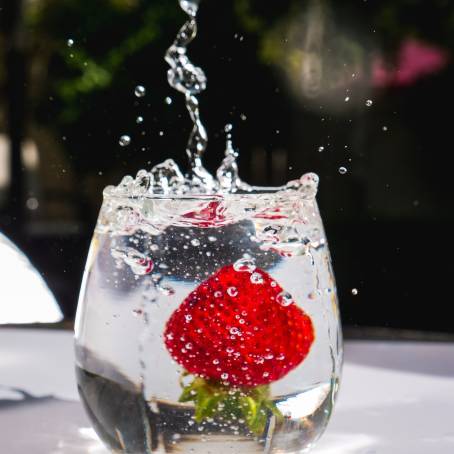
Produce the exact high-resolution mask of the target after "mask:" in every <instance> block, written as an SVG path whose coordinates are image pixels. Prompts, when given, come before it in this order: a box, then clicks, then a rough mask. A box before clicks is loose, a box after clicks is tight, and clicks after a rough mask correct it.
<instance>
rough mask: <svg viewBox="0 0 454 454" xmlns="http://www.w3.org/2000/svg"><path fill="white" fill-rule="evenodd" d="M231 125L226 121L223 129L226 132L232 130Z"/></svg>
mask: <svg viewBox="0 0 454 454" xmlns="http://www.w3.org/2000/svg"><path fill="white" fill-rule="evenodd" d="M232 129H233V125H232V124H231V123H228V124H226V125H225V128H224V131H225V132H226V133H227V134H228V133H229V132H232Z"/></svg>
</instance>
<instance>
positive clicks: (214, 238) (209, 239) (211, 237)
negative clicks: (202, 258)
mask: <svg viewBox="0 0 454 454" xmlns="http://www.w3.org/2000/svg"><path fill="white" fill-rule="evenodd" d="M217 240H218V239H217V238H216V237H215V236H209V237H208V241H210V242H211V243H215V242H216V241H217Z"/></svg>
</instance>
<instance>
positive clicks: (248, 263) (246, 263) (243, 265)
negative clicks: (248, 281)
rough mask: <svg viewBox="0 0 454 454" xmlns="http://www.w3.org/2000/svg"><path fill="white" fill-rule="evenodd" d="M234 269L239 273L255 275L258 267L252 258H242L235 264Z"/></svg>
mask: <svg viewBox="0 0 454 454" xmlns="http://www.w3.org/2000/svg"><path fill="white" fill-rule="evenodd" d="M233 269H234V270H235V271H238V272H247V273H253V272H254V271H255V269H256V266H255V263H254V260H252V259H250V258H242V259H239V260H237V261H236V262H235V263H234V264H233Z"/></svg>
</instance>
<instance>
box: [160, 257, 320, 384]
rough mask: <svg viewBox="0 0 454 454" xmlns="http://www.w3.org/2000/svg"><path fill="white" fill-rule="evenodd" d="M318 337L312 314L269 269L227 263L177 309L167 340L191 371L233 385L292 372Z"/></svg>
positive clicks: (271, 379)
mask: <svg viewBox="0 0 454 454" xmlns="http://www.w3.org/2000/svg"><path fill="white" fill-rule="evenodd" d="M313 340H314V331H313V327H312V322H311V319H310V318H309V317H308V316H307V315H306V314H305V313H304V312H303V311H302V310H301V309H300V308H299V307H298V306H297V305H296V304H294V302H293V301H292V299H291V296H290V295H289V294H287V293H286V292H285V291H284V290H283V289H282V287H281V286H280V285H279V284H278V283H277V282H276V281H275V280H274V279H273V278H272V277H271V276H270V275H269V274H268V273H266V272H265V271H262V270H260V269H245V270H243V271H236V269H235V268H234V266H231V265H230V266H226V267H224V268H222V269H221V270H219V271H217V272H216V273H215V274H214V275H213V276H212V277H210V278H209V279H208V280H206V281H205V282H203V283H202V284H201V285H200V286H199V287H198V288H197V289H196V290H194V291H193V292H192V293H191V294H190V295H189V296H188V297H187V298H186V299H185V300H184V301H183V303H182V304H181V306H180V307H179V308H178V309H177V310H176V311H175V312H174V313H173V314H172V316H171V317H170V319H169V321H168V322H167V326H166V329H165V344H166V346H167V349H168V350H169V352H170V354H171V355H172V357H173V358H174V359H175V361H177V362H178V363H179V364H181V365H182V366H183V367H184V368H185V369H186V371H188V372H190V373H192V374H195V375H198V376H200V377H203V378H208V379H212V380H218V381H222V382H228V383H229V384H231V385H233V386H246V387H253V386H257V385H265V384H269V383H271V382H274V381H276V380H279V379H280V378H282V377H284V376H285V375H286V374H288V373H289V372H290V371H291V370H292V369H294V368H295V367H296V366H298V365H299V364H300V363H301V362H302V361H303V360H304V358H305V357H306V356H307V354H308V352H309V349H310V347H311V344H312V342H313Z"/></svg>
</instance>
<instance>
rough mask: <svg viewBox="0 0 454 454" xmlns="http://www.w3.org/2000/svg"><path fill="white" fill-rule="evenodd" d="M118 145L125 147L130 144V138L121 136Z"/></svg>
mask: <svg viewBox="0 0 454 454" xmlns="http://www.w3.org/2000/svg"><path fill="white" fill-rule="evenodd" d="M118 143H119V144H120V146H122V147H127V146H128V145H129V144H130V143H131V137H129V136H128V135H123V136H121V137H120V140H119V141H118Z"/></svg>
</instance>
